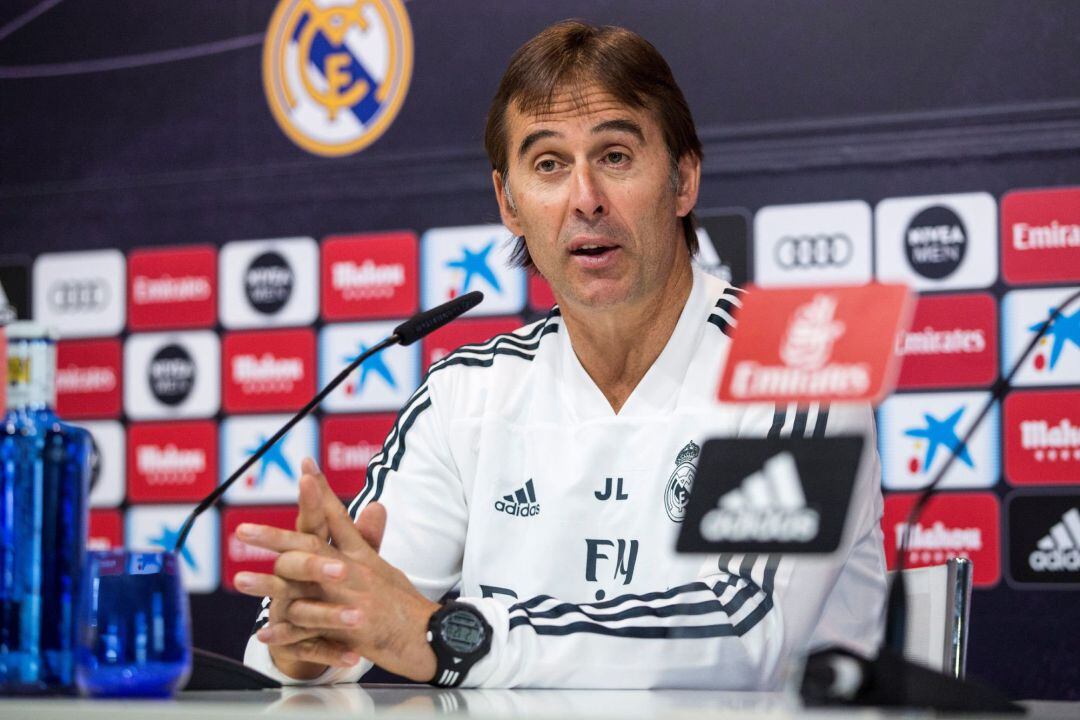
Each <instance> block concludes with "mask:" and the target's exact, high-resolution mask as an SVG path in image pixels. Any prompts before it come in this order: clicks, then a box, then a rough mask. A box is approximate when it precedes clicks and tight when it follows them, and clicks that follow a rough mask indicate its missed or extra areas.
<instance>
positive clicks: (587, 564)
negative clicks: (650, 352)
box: [246, 270, 884, 688]
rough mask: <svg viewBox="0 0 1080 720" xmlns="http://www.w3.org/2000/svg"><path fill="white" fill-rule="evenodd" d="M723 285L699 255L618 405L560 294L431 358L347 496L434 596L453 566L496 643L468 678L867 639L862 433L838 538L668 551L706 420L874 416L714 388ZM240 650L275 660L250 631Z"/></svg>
mask: <svg viewBox="0 0 1080 720" xmlns="http://www.w3.org/2000/svg"><path fill="white" fill-rule="evenodd" d="M739 302H740V301H739V291H737V290H736V289H734V288H732V287H731V286H730V285H727V284H726V283H724V282H723V281H721V280H718V279H716V278H713V277H710V276H707V275H705V274H704V273H703V272H701V271H699V270H695V272H694V284H693V288H692V290H691V292H690V297H689V299H688V300H687V303H686V306H685V307H684V309H683V312H682V315H681V316H680V318H679V321H678V323H677V324H676V326H675V329H674V331H673V333H672V335H671V338H670V339H669V340H668V343H667V345H666V346H665V348H664V350H663V351H662V352H661V354H660V356H659V357H658V358H657V360H656V361H655V362H654V364H653V366H652V367H651V368H650V369H649V371H648V372H647V373H646V374H645V376H644V377H643V378H642V380H641V382H640V383H639V384H638V386H637V387H636V388H635V389H634V391H633V393H632V394H631V395H630V397H629V398H628V399H627V401H626V403H625V405H623V407H622V408H621V409H620V411H619V412H618V414H616V413H614V412H612V409H611V406H610V405H609V404H608V402H607V400H606V398H605V397H604V396H603V394H602V393H601V392H600V390H599V389H597V387H596V386H595V384H593V382H592V380H591V379H590V378H589V376H588V374H587V373H586V372H585V370H584V369H583V368H582V367H581V364H580V362H578V359H577V356H576V355H575V354H574V349H573V347H572V345H571V341H570V338H569V336H568V335H567V332H566V328H565V327H564V325H563V323H562V318H561V316H560V314H559V311H558V309H555V310H553V311H552V312H551V313H550V314H549V315H548V317H547V318H546V319H544V320H542V321H540V322H537V323H535V324H533V325H530V326H527V327H525V328H522V329H520V330H517V331H515V332H513V333H508V334H505V335H500V336H497V337H495V338H493V339H492V340H490V341H488V342H486V343H483V344H480V345H473V346H466V347H463V348H460V349H458V350H457V351H455V352H453V353H451V354H450V355H448V356H446V357H445V358H443V359H442V360H440V361H438V362H436V363H434V364H433V365H432V367H431V370H430V371H429V373H428V375H427V377H426V378H425V380H424V382H423V383H422V384H421V385H420V388H419V389H418V390H417V391H416V392H415V393H414V394H413V396H412V397H411V398H410V399H409V401H408V402H407V403H406V404H405V406H404V408H403V409H402V410H401V413H400V415H399V417H398V420H397V422H396V424H395V426H394V428H393V429H392V430H391V432H390V435H389V436H388V438H387V440H386V443H385V444H384V446H383V449H382V452H380V453H379V454H378V455H376V456H375V458H374V459H373V460H372V463H371V464H370V465H369V467H368V473H367V482H366V485H365V487H364V489H363V491H362V492H361V493H360V495H359V496H358V497H357V498H356V499H355V500H354V501H353V503H352V504H351V506H350V510H351V511H352V512H353V513H357V512H359V510H360V508H362V507H363V506H365V505H366V504H367V503H369V502H372V501H374V500H378V501H380V502H382V503H384V504H385V505H386V507H387V511H388V513H389V522H388V524H387V531H386V533H387V534H386V536H385V538H384V540H383V545H382V549H381V552H382V554H383V555H384V556H385V557H386V559H387V560H388V561H389V562H390V563H392V564H393V565H395V566H396V567H398V568H400V569H401V570H402V571H404V572H405V573H406V574H407V575H408V576H409V577H410V579H411V580H412V581H413V583H414V584H415V585H416V587H417V588H418V589H419V590H420V591H421V592H422V593H424V594H426V595H427V596H428V597H431V598H433V599H438V598H440V597H442V595H443V594H444V593H445V592H446V591H447V590H449V589H450V588H452V587H454V586H455V585H457V584H458V583H460V586H461V602H464V603H468V604H470V605H472V606H473V607H475V608H476V609H477V610H479V611H480V613H482V615H483V617H484V619H485V620H486V622H487V623H488V625H490V626H491V628H492V636H491V649H490V652H489V653H488V654H487V655H486V656H485V657H484V658H483V659H481V660H479V662H477V663H476V664H475V665H474V666H472V668H471V669H470V670H469V671H468V673H467V675H466V677H465V678H464V685H468V686H476V685H487V686H502V687H506V686H533V687H638V688H644V687H655V686H665V687H673V686H691V687H728V688H757V687H768V686H771V685H775V683H776V682H778V679H779V673H780V671H781V669H782V668H784V667H787V659H788V658H789V657H790V656H793V655H797V654H799V653H801V652H803V651H804V650H805V649H806V647H807V646H808V645H810V644H819V643H828V642H833V641H837V640H841V639H843V640H845V641H846V642H849V643H850V642H851V639H853V638H854V639H856V642H861V643H863V644H864V645H863V646H862V647H860V648H857V649H860V650H862V651H869V650H870V649H872V648H873V647H875V644H876V642H877V634H878V626H879V624H878V608H879V607H880V606H881V601H882V598H883V596H884V558H883V555H882V539H881V530H880V527H879V524H878V522H879V517H880V513H881V493H880V489H879V473H878V465H877V460H876V454H875V452H874V445H875V444H874V442H873V441H870V442H867V443H866V446H865V447H866V452H865V454H864V457H863V459H862V464H861V468H860V473H861V475H860V478H859V480H858V482H857V488H856V490H855V492H854V498H853V500H852V508H853V509H852V512H851V514H850V516H849V520H848V525H849V527H850V529H851V532H850V533H849V535H848V537H847V538H846V539H845V540H844V543H843V544H842V545H841V550H840V552H839V553H838V555H837V556H836V557H834V558H825V559H820V558H819V559H815V560H806V559H793V558H785V559H782V560H781V559H780V558H779V557H776V556H745V557H743V556H730V555H729V556H720V557H717V556H695V555H677V554H676V553H675V542H676V537H677V535H678V532H679V529H680V523H681V521H682V519H683V517H684V515H685V511H686V501H687V496H688V494H689V493H690V491H691V488H692V486H693V484H694V483H695V482H697V483H702V482H708V481H709V479H708V478H704V477H697V478H696V479H695V477H694V476H695V462H696V459H697V456H698V454H699V453H700V448H701V445H702V443H703V442H704V441H705V440H706V439H709V438H712V437H719V436H722V437H733V436H737V435H743V436H756V437H764V436H766V435H768V434H773V435H786V434H791V433H793V432H804V433H805V434H807V435H809V434H811V433H813V432H815V431H817V432H818V433H819V434H820V433H826V434H832V433H842V432H863V433H867V434H870V433H872V432H873V431H872V422H871V414H870V409H869V408H868V407H863V406H859V407H846V408H840V407H836V408H832V409H831V410H830V411H828V412H826V411H825V410H824V409H823V408H814V407H811V408H804V409H800V408H796V407H790V408H789V407H780V408H777V407H774V406H772V405H768V406H764V405H753V406H740V407H733V406H718V405H716V404H715V403H714V402H713V400H712V398H713V397H715V389H716V383H717V381H718V378H719V376H720V372H719V371H720V369H721V368H722V364H723V362H724V359H725V357H726V354H727V351H728V348H729V344H730V340H729V338H728V335H727V333H728V332H730V331H731V328H732V325H733V323H734V322H735V317H734V315H735V310H736V309H737V307H738V305H739ZM853 609H854V610H853ZM267 614H268V612H266V611H264V613H263V617H264V618H265V617H266V615H267ZM246 661H247V662H248V663H249V664H252V665H253V666H255V667H257V668H258V669H260V670H262V671H264V672H269V673H272V674H275V675H276V676H278V677H281V676H280V674H278V673H276V671H275V669H274V668H273V665H272V663H271V662H270V658H269V653H268V652H267V650H266V646H265V645H263V644H262V643H260V642H259V641H258V640H257V639H255V638H254V637H253V639H252V640H251V641H250V642H249V645H248V652H247V655H246ZM367 668H368V664H367V663H366V662H362V663H361V664H360V665H358V666H357V667H355V668H352V669H350V670H343V669H339V670H330V671H328V673H327V675H326V676H324V677H323V678H321V679H320V681H321V682H330V681H341V680H348V679H356V678H359V677H360V676H361V674H362V673H363V672H365V671H366V670H367Z"/></svg>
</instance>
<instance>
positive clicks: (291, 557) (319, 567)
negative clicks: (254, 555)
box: [274, 550, 346, 583]
mask: <svg viewBox="0 0 1080 720" xmlns="http://www.w3.org/2000/svg"><path fill="white" fill-rule="evenodd" d="M345 571H346V568H345V563H344V562H342V560H341V559H339V558H335V557H326V556H325V555H318V554H315V553H308V552H301V551H299V550H289V551H288V552H283V553H281V554H280V555H278V558H277V560H275V561H274V574H275V575H277V576H278V577H281V578H285V579H286V580H298V581H300V582H309V583H320V582H326V581H327V580H340V579H341V578H343V577H345Z"/></svg>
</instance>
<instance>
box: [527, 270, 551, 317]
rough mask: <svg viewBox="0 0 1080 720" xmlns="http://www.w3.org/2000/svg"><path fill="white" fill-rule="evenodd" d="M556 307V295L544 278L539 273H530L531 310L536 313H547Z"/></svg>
mask: <svg viewBox="0 0 1080 720" xmlns="http://www.w3.org/2000/svg"><path fill="white" fill-rule="evenodd" d="M554 306H555V295H554V293H552V292H551V285H549V284H548V281H547V280H545V279H544V276H543V275H541V274H540V273H537V272H530V273H529V308H530V309H532V310H535V311H536V312H547V311H548V310H550V309H551V308H552V307H554Z"/></svg>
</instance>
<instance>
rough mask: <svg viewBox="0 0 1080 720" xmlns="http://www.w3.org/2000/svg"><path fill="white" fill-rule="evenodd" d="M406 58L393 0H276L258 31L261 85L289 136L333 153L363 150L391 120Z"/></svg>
mask: <svg viewBox="0 0 1080 720" xmlns="http://www.w3.org/2000/svg"><path fill="white" fill-rule="evenodd" d="M412 62H413V41H412V28H411V26H410V25H409V16H408V14H407V13H406V12H405V7H404V6H403V5H402V3H401V2H400V0H348V1H346V2H342V1H341V0H336V1H335V0H282V1H281V2H280V3H278V6H277V9H276V10H275V11H274V15H273V18H271V20H270V27H269V28H267V31H266V41H265V43H264V45H263V86H264V87H265V89H266V99H267V102H268V103H269V104H270V110H271V112H273V114H274V119H275V120H277V123H278V125H279V126H280V127H281V129H282V130H283V131H284V132H285V134H286V135H288V136H289V139H290V140H292V141H293V142H294V143H296V144H297V145H299V146H300V147H302V148H303V149H305V150H307V151H308V152H310V153H314V154H316V155H324V156H328V157H339V156H342V155H351V154H352V153H355V152H359V151H360V150H363V149H364V148H365V147H367V146H368V145H370V144H371V143H373V142H375V140H377V139H378V138H379V136H381V135H382V134H383V133H384V132H385V131H386V128H388V127H389V126H390V123H392V122H393V121H394V117H395V116H396V115H397V113H398V110H400V109H401V104H402V102H403V101H404V100H405V95H406V93H407V92H408V89H409V80H410V78H411V77H412Z"/></svg>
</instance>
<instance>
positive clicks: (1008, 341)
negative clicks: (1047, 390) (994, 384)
mask: <svg viewBox="0 0 1080 720" xmlns="http://www.w3.org/2000/svg"><path fill="white" fill-rule="evenodd" d="M1077 290H1080V288H1078V287H1076V286H1073V287H1068V288H1047V289H1044V290H1013V291H1012V292H1009V293H1007V294H1006V295H1005V299H1004V301H1003V302H1002V310H1001V313H1002V322H1001V326H1002V358H1001V361H1002V362H1001V365H1002V374H1003V375H1004V374H1005V373H1007V372H1008V371H1009V370H1011V369H1012V366H1013V365H1014V364H1015V363H1016V361H1017V360H1018V359H1019V357H1020V355H1021V353H1023V352H1024V350H1025V349H1026V348H1027V346H1028V344H1029V343H1030V342H1031V340H1032V338H1033V337H1034V336H1035V334H1036V333H1038V332H1039V331H1040V330H1043V329H1044V328H1045V330H1046V332H1045V333H1044V334H1043V336H1042V337H1041V338H1040V339H1039V342H1038V344H1037V345H1036V347H1035V350H1034V351H1033V352H1032V353H1031V355H1029V356H1028V358H1027V359H1026V360H1025V361H1024V364H1023V365H1022V366H1021V367H1020V369H1019V370H1018V371H1017V373H1016V375H1015V376H1014V377H1013V380H1012V384H1013V385H1014V386H1024V385H1077V384H1080V303H1076V302H1074V303H1073V304H1072V305H1071V306H1067V307H1062V305H1063V303H1064V301H1065V300H1066V299H1067V298H1068V297H1069V296H1070V295H1071V294H1073V293H1074V292H1076V291H1077ZM1055 310H1059V312H1058V313H1057V314H1056V317H1054V319H1053V320H1051V317H1052V316H1054V314H1055Z"/></svg>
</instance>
